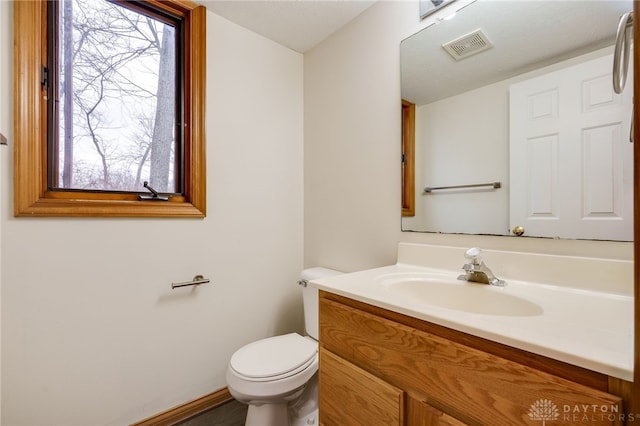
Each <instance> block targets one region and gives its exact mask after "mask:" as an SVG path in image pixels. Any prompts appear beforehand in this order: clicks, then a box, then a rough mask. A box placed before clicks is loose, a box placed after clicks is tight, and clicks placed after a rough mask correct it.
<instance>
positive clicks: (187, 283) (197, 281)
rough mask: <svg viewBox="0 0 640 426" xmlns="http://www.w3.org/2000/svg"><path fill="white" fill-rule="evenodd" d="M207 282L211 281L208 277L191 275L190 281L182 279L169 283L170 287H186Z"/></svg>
mask: <svg viewBox="0 0 640 426" xmlns="http://www.w3.org/2000/svg"><path fill="white" fill-rule="evenodd" d="M209 282H211V280H210V279H209V278H205V277H203V276H202V275H196V276H195V277H193V279H192V280H191V281H184V282H181V283H171V289H174V288H178V287H187V286H190V285H200V284H207V283H209Z"/></svg>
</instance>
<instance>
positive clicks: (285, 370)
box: [229, 333, 318, 382]
mask: <svg viewBox="0 0 640 426" xmlns="http://www.w3.org/2000/svg"><path fill="white" fill-rule="evenodd" d="M317 354H318V343H317V342H316V341H314V340H312V339H309V338H306V337H303V336H301V335H299V334H297V333H290V334H285V335H281V336H275V337H268V338H266V339H262V340H258V341H256V342H253V343H250V344H248V345H246V346H244V347H242V348H240V349H238V350H237V351H236V352H235V353H234V354H233V356H232V357H231V361H230V363H229V365H230V367H231V369H232V370H233V371H234V372H235V373H236V374H237V375H239V376H240V377H242V378H243V379H244V380H247V381H252V382H266V381H274V380H280V379H284V378H286V377H290V376H293V375H295V374H297V373H299V372H301V371H303V370H305V369H307V368H308V367H309V366H310V365H311V364H313V363H314V362H316V360H317Z"/></svg>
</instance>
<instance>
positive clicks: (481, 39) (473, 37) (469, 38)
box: [442, 29, 493, 61]
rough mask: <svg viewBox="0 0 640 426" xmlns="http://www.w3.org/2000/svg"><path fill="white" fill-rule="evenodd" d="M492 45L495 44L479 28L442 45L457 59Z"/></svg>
mask: <svg viewBox="0 0 640 426" xmlns="http://www.w3.org/2000/svg"><path fill="white" fill-rule="evenodd" d="M492 46H493V44H491V42H490V41H489V39H488V38H487V36H486V35H485V34H484V33H483V32H482V30H481V29H477V30H475V31H473V32H470V33H469V34H465V35H463V36H461V37H458V38H457V39H455V40H451V41H450V42H447V43H445V44H443V45H442V47H443V48H444V50H446V51H447V52H448V53H449V54H450V55H451V56H452V57H453V59H455V60H456V61H459V60H461V59H464V58H468V57H469V56H472V55H475V54H476V53H480V52H483V51H485V50H487V49H489V48H491V47H492Z"/></svg>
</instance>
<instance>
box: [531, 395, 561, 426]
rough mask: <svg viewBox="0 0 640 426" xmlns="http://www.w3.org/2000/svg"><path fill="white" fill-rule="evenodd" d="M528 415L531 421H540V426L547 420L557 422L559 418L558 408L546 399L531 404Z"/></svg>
mask: <svg viewBox="0 0 640 426" xmlns="http://www.w3.org/2000/svg"><path fill="white" fill-rule="evenodd" d="M528 414H529V418H530V419H531V420H542V426H545V422H546V421H547V420H557V419H558V417H560V412H559V411H558V407H557V406H556V404H554V403H553V402H551V401H550V400H548V399H539V400H537V401H536V402H534V403H533V404H531V407H529V413H528Z"/></svg>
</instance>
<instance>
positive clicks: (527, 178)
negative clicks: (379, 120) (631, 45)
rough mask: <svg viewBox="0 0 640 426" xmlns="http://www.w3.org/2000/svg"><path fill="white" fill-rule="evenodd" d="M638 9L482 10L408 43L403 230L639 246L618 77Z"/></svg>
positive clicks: (542, 4) (626, 98) (445, 21)
mask: <svg viewBox="0 0 640 426" xmlns="http://www.w3.org/2000/svg"><path fill="white" fill-rule="evenodd" d="M455 4H456V3H453V5H455ZM632 8H633V3H632V1H631V0H624V1H623V0H605V1H598V0H590V1H575V0H573V1H559V0H557V1H535V0H534V1H528V0H517V1H516V0H507V1H505V0H502V1H496V0H476V1H475V2H473V3H471V4H469V5H467V6H465V7H463V8H462V9H460V10H458V11H457V13H455V14H453V16H447V17H444V18H442V17H443V16H444V14H445V13H447V10H446V9H445V10H443V11H442V13H443V14H442V15H441V17H439V18H438V19H436V22H435V23H434V24H432V25H430V26H429V27H427V28H425V29H423V30H421V31H420V32H418V33H416V34H414V35H413V36H411V37H409V38H407V39H405V40H403V41H402V43H401V72H402V74H401V75H402V101H403V110H405V109H406V105H413V108H414V112H413V115H414V116H415V118H414V120H415V122H414V123H413V125H414V126H415V130H414V131H413V133H412V136H413V137H414V139H415V147H414V149H413V156H414V158H415V164H413V170H412V172H413V174H414V175H415V181H413V184H414V188H415V189H414V191H413V195H414V196H415V200H414V205H413V206H412V207H413V208H412V209H407V208H403V217H402V230H403V231H419V232H443V233H465V234H490V235H513V234H514V230H515V231H519V229H514V228H516V227H517V226H520V227H522V228H523V229H524V236H539V237H553V238H571V239H598V240H617V241H631V240H632V239H633V186H632V185H633V182H632V175H633V170H632V169H633V164H632V158H633V155H632V149H633V145H632V144H631V143H629V141H628V137H629V134H630V126H631V113H632V112H631V108H632V107H631V105H632V101H633V100H632V87H633V76H631V75H630V76H629V77H628V80H627V87H626V89H625V90H624V91H623V92H622V94H619V95H618V94H615V93H614V92H613V89H612V75H611V70H612V66H613V65H612V64H613V45H614V43H615V35H616V30H617V27H618V22H619V20H620V17H621V16H622V15H623V14H624V13H626V12H628V11H630V10H632ZM454 10H455V9H454ZM451 12H453V10H452V11H451ZM448 52H451V53H448ZM454 56H457V57H454ZM575 73H578V74H575ZM630 74H631V71H630ZM576 75H577V76H576ZM583 75H584V77H583ZM556 79H558V80H556ZM565 86H566V87H565ZM567 99H568V101H567ZM567 103H568V104H570V105H569V106H567V105H565V104H567ZM567 108H574V109H575V110H576V112H575V113H573V112H572V113H566V111H568V109H567ZM571 111H573V110H571ZM605 111H606V112H605ZM576 114H577V115H576ZM580 114H582V115H580ZM597 114H600V115H601V118H599V119H598V120H600V121H592V119H591V117H592V116H596V115H597ZM405 115H406V114H403V116H405ZM525 117H526V119H525ZM551 122H553V123H552V124H550V123H551ZM540 123H542V124H540ZM545 123H546V124H545ZM547 125H550V126H551V127H548V126H547ZM545 126H547V127H545ZM403 127H405V126H403ZM406 128H407V127H405V128H404V129H403V130H404V131H405V132H406ZM536 129H537V130H536ZM567 135H568V136H567ZM568 147H570V148H568ZM569 149H572V150H573V151H570V150H569ZM403 152H404V151H403ZM568 160H571V161H568ZM574 160H575V161H574ZM404 166H405V167H404V169H405V171H406V170H409V169H411V167H409V165H408V164H405V165H404ZM407 176H408V175H406V174H404V176H403V184H409V183H410V182H408V177H407ZM485 184H486V186H484V185H485ZM467 185H469V186H467ZM476 185H483V186H476ZM403 186H405V187H407V186H410V185H403ZM459 186H464V187H459ZM442 187H445V188H444V189H441V188H442ZM425 188H427V191H425ZM429 188H431V189H432V190H429ZM598 188H608V189H606V191H604V190H603V189H598ZM611 188H613V189H611ZM603 191H604V192H603ZM404 195H406V194H405V193H403V207H405V199H404V198H405V197H404ZM570 202H571V203H570ZM407 204H410V203H407ZM569 204H571V205H569ZM570 216H571V217H570ZM569 217H570V218H569ZM568 220H571V221H573V222H567V221H568ZM576 223H577V225H576ZM581 226H582V227H583V228H586V231H584V230H580V229H578V228H580V227H581ZM596 228H597V230H595V229H596ZM585 232H586V233H585Z"/></svg>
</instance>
